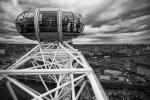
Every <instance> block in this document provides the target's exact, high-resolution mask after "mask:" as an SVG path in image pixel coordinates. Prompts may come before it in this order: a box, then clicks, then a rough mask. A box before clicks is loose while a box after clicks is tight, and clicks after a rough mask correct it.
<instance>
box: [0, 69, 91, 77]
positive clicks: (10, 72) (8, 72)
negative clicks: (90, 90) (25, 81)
mask: <svg viewBox="0 0 150 100" xmlns="http://www.w3.org/2000/svg"><path fill="white" fill-rule="evenodd" d="M89 72H91V70H89V69H83V68H78V69H77V68H71V69H67V68H64V69H31V70H26V69H17V70H0V74H6V75H49V74H67V73H74V74H84V73H89Z"/></svg>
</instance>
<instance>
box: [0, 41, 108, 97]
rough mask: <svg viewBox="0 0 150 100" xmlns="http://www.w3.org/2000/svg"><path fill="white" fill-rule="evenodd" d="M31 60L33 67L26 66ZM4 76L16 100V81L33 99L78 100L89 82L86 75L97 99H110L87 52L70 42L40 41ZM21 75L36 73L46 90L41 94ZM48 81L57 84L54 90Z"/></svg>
mask: <svg viewBox="0 0 150 100" xmlns="http://www.w3.org/2000/svg"><path fill="white" fill-rule="evenodd" d="M29 62H30V63H31V66H28V67H27V66H22V65H23V64H26V63H29ZM0 75H1V77H3V78H6V79H7V81H6V86H7V87H8V89H9V91H10V93H11V95H12V98H13V99H14V100H17V96H16V95H15V92H14V91H13V87H11V84H15V85H16V86H17V87H19V88H20V89H22V90H23V91H25V92H26V93H28V94H29V95H31V96H32V97H33V98H32V100H45V99H46V100H64V99H65V98H69V99H72V100H77V99H78V98H79V96H80V94H81V93H82V90H83V89H84V87H85V85H86V82H87V80H85V77H87V79H88V80H89V82H90V84H91V87H92V89H93V92H94V94H95V97H96V99H97V100H108V98H107V96H106V94H105V92H104V90H103V88H102V86H101V85H100V84H99V81H98V80H97V78H96V76H95V74H94V72H93V71H92V68H91V67H90V66H89V64H88V63H87V61H86V60H85V58H84V57H83V55H82V54H81V53H80V52H79V51H78V50H77V49H74V48H73V47H71V46H70V45H69V44H67V43H66V42H63V43H56V44H55V43H47V44H44V43H41V44H38V45H37V46H36V47H35V48H33V49H32V50H31V51H29V52H28V53H27V54H25V55H24V56H23V57H21V58H20V59H19V60H18V61H16V63H14V64H13V65H11V66H10V67H9V68H7V69H6V70H0ZM18 76H20V77H22V78H26V80H28V79H29V76H32V77H33V78H35V82H37V81H36V79H38V80H39V82H41V83H42V84H43V88H45V92H44V93H40V92H39V91H37V90H34V89H33V88H32V87H30V86H27V85H26V84H24V83H22V82H21V81H19V80H18V78H17V77H18ZM47 81H49V82H53V83H56V84H57V85H56V87H54V88H53V89H50V88H49V86H47V84H46V82H47ZM1 82H2V81H1ZM10 83H11V84H10ZM76 86H80V89H79V91H75V88H76Z"/></svg>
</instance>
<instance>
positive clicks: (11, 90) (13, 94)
mask: <svg viewBox="0 0 150 100" xmlns="http://www.w3.org/2000/svg"><path fill="white" fill-rule="evenodd" d="M6 86H7V88H8V90H9V92H10V95H11V96H12V99H13V100H18V98H17V96H16V95H15V92H14V91H13V89H12V87H11V85H10V82H9V81H7V82H6Z"/></svg>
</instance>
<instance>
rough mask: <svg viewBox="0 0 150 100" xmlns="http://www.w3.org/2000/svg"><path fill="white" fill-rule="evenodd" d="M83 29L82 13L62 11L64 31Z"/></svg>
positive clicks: (72, 31)
mask: <svg viewBox="0 0 150 100" xmlns="http://www.w3.org/2000/svg"><path fill="white" fill-rule="evenodd" d="M82 30H83V22H82V18H81V15H79V14H76V13H72V12H64V11H63V12H62V32H71V33H80V32H82Z"/></svg>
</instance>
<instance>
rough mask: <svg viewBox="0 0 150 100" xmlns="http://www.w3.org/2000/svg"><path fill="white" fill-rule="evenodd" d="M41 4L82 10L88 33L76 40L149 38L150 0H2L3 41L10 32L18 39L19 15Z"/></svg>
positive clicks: (0, 28) (136, 40)
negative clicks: (17, 19) (17, 22)
mask: <svg viewBox="0 0 150 100" xmlns="http://www.w3.org/2000/svg"><path fill="white" fill-rule="evenodd" d="M38 7H59V8H65V9H72V10H74V11H76V12H79V13H81V14H82V15H83V18H84V22H85V29H84V33H85V35H84V36H80V37H79V38H78V39H75V40H74V42H75V43H144V41H145V43H147V41H149V38H150V34H149V32H150V31H149V29H150V20H149V19H150V10H149V9H150V1H149V0H6V1H5V0H2V1H0V35H1V38H0V41H1V42H2V40H4V41H6V40H7V39H8V38H6V37H8V35H9V36H10V37H9V41H10V40H12V39H16V38H14V37H13V36H15V37H16V36H18V38H20V35H19V34H18V32H17V30H16V27H15V24H14V23H15V19H16V17H17V16H18V15H19V14H20V13H21V12H23V11H26V10H32V9H35V8H38ZM5 36H6V37H5ZM11 36H12V39H11ZM3 38H4V39H3ZM21 39H23V38H21ZM24 39H25V38H24ZM25 40H26V39H25ZM30 42H31V41H30Z"/></svg>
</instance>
